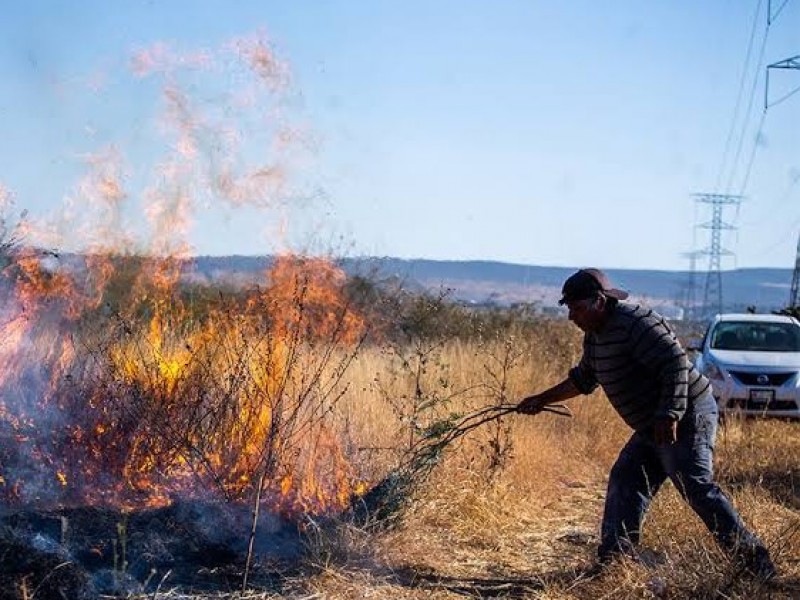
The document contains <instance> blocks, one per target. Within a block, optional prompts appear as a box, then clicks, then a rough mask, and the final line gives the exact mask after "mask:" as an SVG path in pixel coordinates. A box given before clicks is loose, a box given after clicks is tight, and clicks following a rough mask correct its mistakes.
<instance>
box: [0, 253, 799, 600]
mask: <svg viewBox="0 0 800 600" xmlns="http://www.w3.org/2000/svg"><path fill="white" fill-rule="evenodd" d="M17 264H18V265H19V269H20V273H18V275H17V279H16V284H15V287H14V288H10V287H9V288H8V289H7V293H8V294H9V296H8V298H7V300H8V301H7V303H6V304H7V306H8V307H14V308H15V310H16V312H14V311H11V310H10V313H11V315H10V316H11V317H13V318H9V320H8V321H7V323H6V325H5V329H4V331H5V333H6V340H7V342H8V343H7V344H6V345H5V347H4V349H3V352H2V353H0V358H2V369H0V373H2V375H3V379H2V384H3V390H2V391H3V394H2V396H0V398H2V412H0V417H2V419H0V421H1V422H2V430H0V433H2V435H3V436H4V437H3V440H4V442H3V444H2V445H0V469H2V470H1V471H0V478H2V479H1V480H0V492H2V494H3V499H4V509H7V511H6V510H4V513H3V515H2V516H3V517H4V518H5V517H6V516H7V515H6V512H9V514H10V515H11V516H10V517H9V518H11V519H12V520H11V521H4V522H3V528H2V530H1V532H2V535H0V555H2V557H3V560H4V561H7V560H8V561H10V560H12V559H17V558H19V555H24V554H25V553H28V554H36V555H37V556H39V558H40V559H41V560H40V561H39V564H38V565H33V566H29V565H27V564H26V563H25V562H24V560H17V563H19V564H18V565H17V567H16V570H15V571H11V570H10V568H8V569H7V568H6V567H5V566H4V569H3V571H2V572H0V576H2V577H3V579H0V581H3V582H4V584H6V587H5V588H3V586H0V591H3V590H5V592H6V595H5V596H3V595H2V594H0V598H5V597H8V598H9V599H11V598H13V599H15V600H16V599H17V598H24V599H25V600H31V599H32V598H38V599H39V600H42V599H46V598H50V597H53V598H56V599H59V600H60V598H61V597H63V594H61V596H59V595H58V594H59V593H60V592H59V587H58V585H56V584H58V582H59V581H60V578H61V577H62V576H63V577H66V575H67V572H68V571H69V570H70V569H73V568H74V571H75V573H74V578H73V579H72V580H71V582H72V584H74V585H75V586H76V587H75V589H79V588H80V589H83V588H86V589H89V588H91V584H90V583H88V582H90V581H92V582H94V585H97V581H98V577H100V578H102V577H105V578H106V583H104V584H103V586H104V587H102V588H100V589H101V590H102V594H105V597H112V595H113V597H127V598H137V599H139V600H144V599H145V598H148V599H153V600H155V599H156V598H162V599H166V598H192V599H194V600H199V599H201V598H231V599H237V600H242V599H245V598H252V599H255V598H287V599H288V598H292V599H300V598H306V599H308V598H365V597H371V598H456V597H460V596H463V595H467V596H472V597H513V598H524V597H531V598H534V597H538V598H586V599H589V598H592V599H594V598H647V597H659V598H667V597H669V598H686V597H690V598H706V597H707V598H752V597H759V596H761V597H786V598H792V597H798V595H800V587H798V586H796V584H795V582H797V581H800V564H799V563H800V513H798V509H800V494H798V492H797V490H796V487H795V477H796V476H797V475H798V471H799V470H800V466H799V465H800V463H798V460H797V453H798V451H799V450H800V434H799V433H798V424H797V423H787V422H780V421H732V422H729V423H727V424H726V426H725V428H724V429H722V430H721V433H720V435H719V438H718V444H717V452H716V458H717V470H718V473H719V478H720V481H721V483H722V485H723V487H724V488H725V489H726V490H727V491H728V492H729V493H730V495H731V496H732V498H733V500H734V502H735V504H736V506H737V507H738V508H739V510H740V512H741V514H742V516H743V517H744V519H745V520H746V521H747V522H748V523H749V524H750V525H751V526H752V528H753V529H754V530H755V531H756V532H757V533H758V534H759V535H760V536H761V537H762V538H763V540H764V541H765V542H766V543H767V545H768V546H769V547H770V549H771V550H772V552H773V554H774V557H775V559H776V562H777V564H778V567H779V569H780V571H781V573H782V577H781V580H780V582H778V584H771V586H770V587H769V588H765V587H763V586H762V585H761V584H759V583H758V582H756V581H753V580H752V579H750V578H748V577H747V576H746V575H745V574H743V573H742V572H741V571H740V569H738V567H737V566H736V565H734V564H731V562H730V561H729V560H728V559H727V558H726V557H725V556H724V555H723V554H722V553H721V552H720V551H719V550H718V549H717V548H716V546H715V544H714V542H713V540H712V539H711V536H710V535H709V534H708V533H707V532H706V531H705V530H704V528H703V526H702V525H701V523H700V522H699V520H698V519H697V518H696V517H694V516H693V514H692V513H691V511H690V510H689V509H688V508H686V507H685V506H683V504H682V502H681V500H680V498H679V497H678V496H677V494H676V492H675V490H674V489H672V488H671V487H670V486H669V485H667V487H666V488H665V489H663V490H662V492H661V493H660V494H659V496H658V497H657V499H656V501H655V502H654V506H653V508H652V512H651V514H650V515H649V518H648V520H647V523H646V527H645V532H644V539H643V548H644V551H643V556H642V558H643V561H642V562H637V563H633V562H622V563H619V564H615V565H612V567H611V568H610V569H609V570H608V571H607V572H605V573H604V574H603V575H601V576H598V577H590V576H588V574H587V573H586V570H587V568H588V567H590V566H591V565H592V563H593V558H594V552H595V549H596V545H597V531H598V527H599V521H600V516H601V512H602V507H603V498H604V493H605V484H606V475H607V473H608V470H609V468H610V466H611V464H612V463H613V461H614V460H615V457H616V454H617V452H618V450H619V448H620V447H621V446H622V444H623V443H624V442H625V440H626V438H627V436H628V435H629V432H628V431H627V429H626V427H625V425H624V424H623V423H622V422H621V420H620V419H619V418H618V417H617V416H616V414H615V413H614V412H613V410H612V409H611V408H610V406H609V405H608V403H607V402H606V400H605V399H604V398H603V396H602V393H600V392H598V393H595V394H594V395H593V396H591V397H587V398H576V399H574V400H572V401H571V403H570V404H571V409H572V412H573V414H572V416H571V417H565V416H557V415H553V414H549V413H543V414H540V415H537V416H535V417H529V416H522V415H516V414H513V413H509V414H506V415H505V416H503V417H502V418H500V419H495V420H491V421H488V422H486V423H485V424H483V425H482V426H481V427H479V428H476V429H474V430H471V431H469V433H468V434H466V435H463V436H462V437H459V438H458V439H457V440H456V441H455V442H453V443H451V444H447V445H445V446H444V447H439V446H437V445H436V442H437V440H442V439H445V440H446V439H449V438H448V437H447V436H448V435H449V434H452V433H453V432H454V431H458V425H457V424H458V423H459V422H460V421H459V415H460V416H461V417H463V416H464V415H469V414H472V411H476V410H480V409H483V408H486V407H503V406H506V405H509V404H512V405H513V404H516V402H518V401H519V400H520V399H521V398H522V397H524V396H525V395H527V394H529V393H533V392H535V391H539V390H541V389H543V388H546V387H548V386H550V385H552V384H555V383H557V382H559V381H560V380H561V379H562V378H563V377H564V375H565V373H566V371H567V369H568V368H569V367H570V366H571V365H573V364H574V363H575V362H576V361H577V359H578V358H579V354H580V341H581V340H580V334H579V331H578V330H577V329H576V328H575V327H573V326H572V325H571V324H569V323H567V322H566V321H564V320H548V319H541V318H538V317H535V316H533V315H532V314H530V313H525V312H524V310H523V311H522V312H514V311H489V312H477V313H476V312H472V311H469V310H467V309H463V308H459V307H455V306H453V305H450V304H448V303H446V302H442V301H441V299H438V300H437V299H430V298H427V299H423V298H418V297H414V296H402V295H400V296H397V297H395V296H393V295H391V294H388V295H386V296H384V297H382V296H381V295H380V294H378V293H377V292H376V290H375V289H374V288H371V287H370V286H369V285H368V283H367V282H363V281H361V282H359V281H347V280H346V279H345V278H344V277H342V276H341V275H340V273H339V272H338V271H337V270H336V269H334V268H333V267H332V266H331V265H330V264H329V263H326V262H324V261H319V260H314V259H310V260H305V259H294V258H291V259H290V258H287V259H286V260H285V261H283V262H282V263H280V264H279V265H277V266H276V268H274V269H273V270H272V271H271V272H270V273H269V274H268V280H269V282H270V285H269V286H268V287H265V288H257V289H254V290H249V291H246V292H243V293H241V294H239V295H232V296H230V297H227V296H225V295H224V294H222V293H220V292H218V291H215V290H203V289H200V290H197V289H180V288H177V289H178V292H179V293H178V292H175V291H174V290H175V289H176V288H175V287H174V281H171V280H170V281H167V282H166V283H161V280H159V279H152V278H151V279H147V277H146V275H147V274H148V273H149V272H150V271H149V270H148V269H146V268H142V269H140V270H133V269H131V270H127V271H126V270H124V269H121V268H117V267H119V266H118V265H111V266H109V267H108V269H111V267H114V268H117V270H116V273H117V278H116V279H111V280H104V281H105V282H106V283H105V284H104V285H105V287H104V288H103V289H102V290H101V293H97V294H91V295H88V296H81V295H80V294H77V295H76V292H80V291H81V289H82V288H81V287H80V286H79V285H77V284H76V283H75V282H72V281H71V280H68V279H67V278H66V277H63V278H61V277H60V276H59V277H56V276H54V275H48V274H46V273H45V276H42V272H41V270H40V269H39V267H38V266H37V265H38V264H39V263H38V262H37V261H35V260H31V261H30V262H25V261H23V260H20V261H18V263H17ZM104 264H105V263H104ZM143 265H144V267H147V266H148V265H147V262H146V261H144V262H143ZM121 266H122V267H125V266H131V265H130V264H129V263H123V264H122V265H121ZM132 266H133V267H137V269H138V268H139V265H138V263H135V264H133V265H132ZM156 266H160V265H158V264H157V265H156ZM26 269H27V270H26ZM155 272H156V273H157V274H158V273H161V272H162V271H160V270H156V271H155ZM140 273H144V274H145V275H140ZM129 276H130V277H129ZM126 277H128V279H126ZM129 279H130V280H132V281H133V282H134V284H131V283H129ZM109 281H110V283H109ZM151 281H152V282H153V283H151ZM137 282H139V283H137ZM112 284H113V285H112ZM65 290H66V292H65ZM12 292H13V295H12ZM67 292H69V293H67ZM356 292H358V293H359V294H363V297H362V298H361V300H357V299H354V298H356V297H357V294H356ZM431 449H433V450H435V452H433V453H431V452H430V451H431ZM440 450H443V452H439V451H440ZM410 459H412V460H410ZM409 460H410V462H409ZM409 464H411V465H414V466H415V468H414V469H411V470H408V465H409ZM404 468H406V470H405V471H404V470H403V469H404ZM409 473H410V475H409ZM398 474H400V476H398ZM403 474H405V476H406V477H405V479H404V478H403V476H402V475H403ZM397 481H401V482H402V481H405V482H407V483H408V482H410V483H411V484H414V485H411V486H408V487H402V486H398V485H396V482H397ZM392 482H395V483H392ZM392 486H394V487H392ZM387 490H389V491H387ZM392 490H394V492H392ZM397 490H399V491H397ZM393 494H394V495H393ZM376 498H377V499H378V500H380V499H383V500H384V501H387V500H391V502H384V503H383V504H381V502H376V501H375V499H376ZM256 506H257V507H260V508H261V513H259V511H256V513H257V514H256V516H255V517H254V518H251V517H250V516H249V512H250V510H251V508H252V507H256ZM209 508H210V509H211V510H210V511H209V510H207V509H209ZM365 509H366V510H365ZM14 511H22V512H23V513H24V515H25V516H24V518H21V517H15V516H13V515H14ZM59 511H60V512H59ZM262 513H263V514H262ZM259 514H260V517H259ZM31 515H32V516H31ZM154 515H155V518H153V516H154ZM265 515H267V516H266V517H265ZM271 515H272V516H271ZM387 515H388V516H387ZM388 517H399V518H395V519H394V520H389V519H388ZM265 518H266V519H267V520H266V521H265V520H264V519H265ZM13 519H16V520H13ZM20 519H21V520H20ZM26 519H27V520H26ZM161 519H164V520H163V521H161ZM176 519H177V520H176ZM259 519H261V520H259ZM269 519H272V522H273V523H289V524H296V523H300V526H299V527H297V526H296V525H291V526H289V527H283V526H276V528H275V529H274V530H270V529H269V527H267V526H266V525H267V524H268V521H269ZM281 519H283V521H281ZM102 520H105V521H104V522H106V523H108V527H106V528H105V529H102V531H101V528H98V527H96V526H97V525H99V524H101V523H100V521H102ZM195 521H200V522H197V523H196V522H195ZM35 522H41V523H45V522H46V523H49V525H48V527H50V529H49V530H48V531H46V532H45V531H44V530H37V529H36V527H32V526H31V525H30V524H31V523H35ZM15 523H16V525H15ZM20 523H23V524H25V527H20V525H19V524H20ZM142 523H144V525H143V526H142V529H140V530H139V531H136V530H135V527H134V526H135V525H137V524H142ZM159 523H163V524H162V525H161V526H160V527H159ZM251 523H261V525H260V526H259V529H258V535H256V533H255V529H254V530H253V531H254V533H249V532H250V527H251ZM128 525H130V529H129V528H128ZM6 526H8V527H6ZM59 527H60V530H59ZM92 527H94V530H96V531H98V532H99V533H97V534H96V535H95V536H94V539H88V538H89V537H90V536H89V535H88V534H81V530H82V528H83V531H90V530H93V529H92ZM281 527H283V529H281ZM292 527H294V530H293V531H294V539H293V541H291V540H289V541H290V542H291V544H290V545H292V548H293V550H292V552H291V553H290V554H291V555H289V554H286V553H284V554H281V553H280V552H277V551H276V552H273V550H274V548H272V547H271V546H270V544H277V543H278V540H281V539H282V540H283V541H286V540H287V539H288V538H286V537H285V535H286V534H287V533H291V530H292V529H291V528H292ZM26 528H27V529H26ZM7 529H8V530H7ZM298 531H299V533H300V535H299V536H298V535H297V533H298ZM195 534H197V538H196V539H195V538H194V537H193V536H194V535H195ZM273 534H275V535H273ZM80 535H83V539H79V537H80ZM93 535H94V534H93ZM281 535H283V536H284V537H283V538H281V537H280V536H281ZM248 536H249V542H250V543H251V544H252V543H253V542H254V540H255V543H256V550H255V552H252V553H251V551H250V550H249V544H248ZM270 536H272V537H270ZM201 538H202V539H201ZM256 538H258V539H256ZM42 540H44V541H42ZM259 540H260V545H259ZM223 541H224V544H222V545H221V543H222V542H223ZM222 546H224V547H222ZM220 550H223V551H224V552H222V553H221V554H220V557H221V558H219V559H218V560H217V561H216V562H215V560H212V559H209V557H208V556H206V554H208V553H209V552H211V553H214V552H219V551H220ZM80 552H83V556H86V557H87V560H84V561H83V562H81V561H80V560H79V559H77V558H73V557H75V556H78V555H79V554H80ZM245 555H246V556H247V560H245V558H244V556H245ZM223 556H224V558H222V557H223ZM251 559H252V561H251ZM34 562H35V561H34ZM8 564H10V563H8ZM4 565H6V566H7V563H6V562H4ZM153 565H155V566H153ZM250 566H252V572H251V573H250V575H251V577H250V579H247V578H246V577H243V574H247V573H248V569H249V567H250ZM156 567H157V568H156ZM34 568H35V569H38V571H36V573H35V574H33V571H31V570H30V569H34ZM179 571H180V572H179ZM201 571H202V573H203V577H206V580H207V582H206V584H205V585H204V587H203V588H202V589H203V590H204V591H203V592H202V593H201V592H199V591H198V587H197V586H196V585H194V584H195V583H197V581H196V579H197V577H196V576H197V575H198V573H200V572H201ZM148 573H150V574H149V575H148ZM243 579H247V581H249V582H250V585H249V586H245V588H246V590H245V591H240V590H241V588H242V587H243V585H242V582H243ZM144 580H147V583H146V584H145V585H143V583H142V582H143V581H144ZM208 581H213V582H214V583H213V584H212V585H208ZM158 582H160V583H158ZM157 583H158V585H156V584H157ZM43 586H44V587H43ZM81 586H83V587H81ZM45 590H49V591H48V593H51V592H52V593H51V594H50V595H48V593H45ZM102 594H101V596H102ZM137 594H138V596H137ZM87 597H91V598H96V597H98V596H97V594H94V595H91V596H87Z"/></svg>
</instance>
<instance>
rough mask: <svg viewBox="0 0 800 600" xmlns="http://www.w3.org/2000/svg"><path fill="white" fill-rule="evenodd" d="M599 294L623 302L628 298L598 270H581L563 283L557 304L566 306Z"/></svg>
mask: <svg viewBox="0 0 800 600" xmlns="http://www.w3.org/2000/svg"><path fill="white" fill-rule="evenodd" d="M599 292H602V293H603V294H605V295H606V296H608V297H610V298H616V299H617V300H625V298H627V297H628V292H625V291H623V290H618V289H617V288H615V287H614V286H613V285H612V284H611V280H610V279H609V278H608V275H606V274H605V273H603V272H602V271H601V270H600V269H581V270H580V271H578V272H577V273H575V274H573V275H570V276H569V278H568V279H567V280H566V281H565V282H564V287H563V288H561V300H559V301H558V303H559V304H566V303H567V302H573V301H574V300H584V299H586V298H593V297H594V296H596V295H597V294H598V293H599Z"/></svg>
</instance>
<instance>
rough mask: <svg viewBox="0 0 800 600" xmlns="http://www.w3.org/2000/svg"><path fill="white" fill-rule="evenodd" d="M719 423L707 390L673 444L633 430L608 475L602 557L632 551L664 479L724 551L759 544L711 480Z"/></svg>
mask: <svg viewBox="0 0 800 600" xmlns="http://www.w3.org/2000/svg"><path fill="white" fill-rule="evenodd" d="M718 421H719V414H718V412H717V403H716V401H715V400H714V398H713V396H712V395H711V394H707V395H705V396H703V397H701V398H698V399H697V400H695V401H694V402H690V407H689V409H688V410H687V412H686V414H685V415H684V418H683V419H681V421H680V422H679V423H678V439H677V441H676V442H675V444H672V445H670V446H664V447H658V446H656V444H655V442H654V441H653V437H652V434H649V433H647V432H642V433H640V432H636V433H634V434H633V436H632V437H631V439H630V440H629V441H628V443H627V444H626V445H625V447H624V448H623V449H622V451H621V452H620V455H619V457H618V458H617V461H616V463H615V464H614V466H613V468H612V469H611V474H610V476H609V480H608V492H607V494H606V505H605V512H604V514H603V525H602V530H601V540H600V548H599V550H598V554H599V558H600V560H601V561H606V560H608V559H610V558H611V557H612V556H614V554H617V553H620V552H624V553H630V552H631V551H632V550H633V548H634V546H635V545H636V544H637V543H638V542H639V537H640V530H641V525H642V521H643V519H644V516H645V513H646V511H647V508H648V506H649V505H650V500H651V499H652V497H653V495H655V493H656V492H657V491H658V489H659V488H660V487H661V484H663V483H664V481H665V480H666V479H667V477H669V478H670V480H671V481H672V483H673V484H674V485H675V487H676V488H677V489H678V491H679V492H680V494H681V496H683V498H684V499H685V500H686V502H687V503H688V504H689V506H691V507H692V509H693V510H694V512H696V513H697V515H698V516H699V517H700V518H701V519H702V520H703V523H705V524H706V527H708V529H709V530H710V531H711V532H712V533H713V534H714V536H715V537H716V539H717V541H718V542H719V544H720V545H721V546H722V547H723V548H724V549H726V550H727V551H728V552H730V553H731V554H739V553H740V552H742V551H744V552H748V551H749V552H752V551H753V549H755V548H756V547H759V546H761V542H760V541H759V540H758V538H756V537H755V536H754V535H753V534H752V533H751V532H750V531H748V530H747V528H746V527H745V525H744V523H743V522H742V519H741V518H740V517H739V514H738V513H737V512H736V509H734V508H733V506H732V505H731V503H730V500H728V498H727V496H725V494H724V493H723V492H722V490H721V489H720V488H719V486H717V484H716V483H714V477H713V454H714V439H715V437H716V434H717V423H718Z"/></svg>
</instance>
